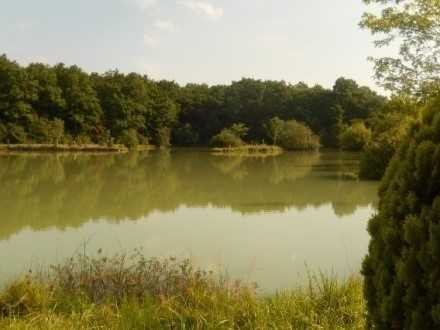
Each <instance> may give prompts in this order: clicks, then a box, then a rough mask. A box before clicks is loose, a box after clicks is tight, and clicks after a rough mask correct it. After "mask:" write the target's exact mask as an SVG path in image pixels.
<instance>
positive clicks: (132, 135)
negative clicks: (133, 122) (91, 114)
mask: <svg viewBox="0 0 440 330" xmlns="http://www.w3.org/2000/svg"><path fill="white" fill-rule="evenodd" d="M117 141H118V143H119V144H123V145H125V146H126V147H127V148H131V149H133V148H136V147H137V146H138V145H139V138H138V134H137V132H136V130H135V129H133V128H130V129H127V130H124V131H122V132H121V135H120V136H119V137H118V140H117Z"/></svg>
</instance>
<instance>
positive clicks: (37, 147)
mask: <svg viewBox="0 0 440 330" xmlns="http://www.w3.org/2000/svg"><path fill="white" fill-rule="evenodd" d="M154 149H155V147H154V146H151V145H140V146H138V147H136V148H135V149H129V148H127V147H126V146H124V145H121V144H115V145H112V146H106V145H99V144H78V145H75V144H72V145H69V144H0V155H1V154H10V153H28V152H48V153H51V152H54V153H58V152H93V153H126V152H129V151H130V150H136V151H147V150H154Z"/></svg>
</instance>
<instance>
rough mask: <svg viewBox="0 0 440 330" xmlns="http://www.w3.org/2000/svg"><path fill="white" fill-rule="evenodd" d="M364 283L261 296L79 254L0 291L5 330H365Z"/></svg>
mask: <svg viewBox="0 0 440 330" xmlns="http://www.w3.org/2000/svg"><path fill="white" fill-rule="evenodd" d="M364 314H365V303H364V300H363V296H362V282H361V280H360V278H357V277H354V278H349V279H347V280H346V281H343V282H340V281H338V280H336V279H335V278H333V277H327V276H324V275H320V276H311V277H310V279H309V286H308V287H306V288H296V289H291V290H286V291H284V292H280V293H278V294H275V295H273V296H270V297H266V296H261V295H259V294H258V292H257V291H256V289H255V288H254V287H251V286H246V285H243V284H241V283H239V282H230V281H226V280H225V279H222V278H219V277H218V276H214V275H213V274H211V273H208V272H204V271H200V270H196V269H194V268H193V267H192V266H191V264H190V263H189V262H188V261H184V262H177V261H176V260H174V259H167V260H163V261H159V260H156V259H152V260H146V259H144V258H143V257H142V256H141V255H140V254H139V253H136V254H134V255H133V256H127V255H119V256H116V257H114V258H111V259H108V258H99V259H90V258H88V257H84V256H80V257H77V258H73V259H70V260H69V261H67V262H66V263H65V264H64V265H61V266H57V267H54V268H53V269H51V270H50V271H49V273H48V274H46V275H44V276H43V275H39V276H27V277H25V278H23V279H21V280H17V281H16V282H15V283H12V284H11V285H9V286H8V287H7V288H6V289H5V290H4V291H3V292H2V293H1V294H0V328H1V329H362V328H364V327H365V317H364Z"/></svg>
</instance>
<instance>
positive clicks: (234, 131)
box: [210, 123, 247, 148]
mask: <svg viewBox="0 0 440 330" xmlns="http://www.w3.org/2000/svg"><path fill="white" fill-rule="evenodd" d="M246 132H247V128H246V126H244V125H243V124H241V123H240V124H234V125H232V126H231V127H230V128H224V129H223V130H222V131H221V132H220V133H219V134H217V135H215V136H213V137H212V139H211V143H210V144H211V146H212V147H216V148H231V147H239V146H242V145H243V140H242V139H241V137H242V136H245V135H246Z"/></svg>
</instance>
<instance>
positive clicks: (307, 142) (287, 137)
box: [264, 117, 320, 150]
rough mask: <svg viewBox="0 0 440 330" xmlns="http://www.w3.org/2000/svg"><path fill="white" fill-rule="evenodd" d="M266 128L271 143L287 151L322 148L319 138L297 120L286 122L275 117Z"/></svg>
mask: <svg viewBox="0 0 440 330" xmlns="http://www.w3.org/2000/svg"><path fill="white" fill-rule="evenodd" d="M264 128H265V130H266V134H267V136H268V137H269V139H270V140H271V142H272V143H273V144H274V145H278V146H280V147H282V148H284V149H286V150H316V149H318V148H319V147H320V142H319V137H318V136H317V135H315V134H314V133H313V131H312V130H311V129H310V128H309V127H307V126H306V125H304V124H301V123H299V122H297V121H296V120H288V121H284V120H281V119H279V118H278V117H275V118H272V119H271V120H270V121H269V122H268V123H266V124H265V126H264Z"/></svg>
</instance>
